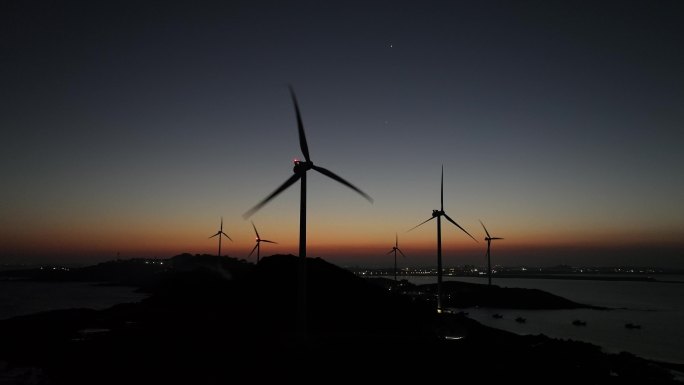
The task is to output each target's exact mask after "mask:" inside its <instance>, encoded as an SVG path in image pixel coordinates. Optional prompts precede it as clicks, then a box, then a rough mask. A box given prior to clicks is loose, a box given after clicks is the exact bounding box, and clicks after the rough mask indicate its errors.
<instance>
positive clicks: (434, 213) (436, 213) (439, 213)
mask: <svg viewBox="0 0 684 385" xmlns="http://www.w3.org/2000/svg"><path fill="white" fill-rule="evenodd" d="M442 215H444V210H432V217H433V218H436V217H439V216H442Z"/></svg>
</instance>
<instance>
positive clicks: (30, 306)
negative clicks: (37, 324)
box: [0, 280, 148, 320]
mask: <svg viewBox="0 0 684 385" xmlns="http://www.w3.org/2000/svg"><path fill="white" fill-rule="evenodd" d="M136 289H137V288H135V287H129V286H112V285H104V284H96V283H86V282H34V281H23V280H0V320H4V319H8V318H12V317H16V316H22V315H27V314H32V313H38V312H43V311H48V310H59V309H73V308H86V309H97V310H100V309H106V308H109V307H111V306H114V305H116V304H120V303H128V302H139V301H141V300H143V299H144V298H146V297H147V296H148V295H147V294H144V293H139V292H136Z"/></svg>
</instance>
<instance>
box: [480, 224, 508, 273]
mask: <svg viewBox="0 0 684 385" xmlns="http://www.w3.org/2000/svg"><path fill="white" fill-rule="evenodd" d="M480 224H481V225H482V228H483V229H484V231H485V234H487V236H486V237H485V239H484V240H485V241H487V277H488V278H489V286H491V285H492V260H491V256H490V254H489V249H490V246H491V244H492V241H493V240H495V239H503V238H497V237H492V236H491V235H489V231H487V228H486V227H485V225H484V223H482V221H480Z"/></svg>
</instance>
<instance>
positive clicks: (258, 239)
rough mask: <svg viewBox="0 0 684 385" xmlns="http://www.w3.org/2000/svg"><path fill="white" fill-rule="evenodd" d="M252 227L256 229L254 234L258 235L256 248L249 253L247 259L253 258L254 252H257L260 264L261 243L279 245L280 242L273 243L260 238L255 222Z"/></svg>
mask: <svg viewBox="0 0 684 385" xmlns="http://www.w3.org/2000/svg"><path fill="white" fill-rule="evenodd" d="M252 227H254V233H255V234H256V245H254V248H253V249H252V251H251V252H250V253H249V255H248V256H247V258H249V257H251V256H252V254H254V250H256V252H257V263H259V251H260V250H261V247H260V246H259V245H260V244H261V242H266V243H278V242H273V241H269V240H266V239H261V238H260V237H259V232H258V231H257V229H256V226H254V222H252Z"/></svg>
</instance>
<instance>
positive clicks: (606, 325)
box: [409, 276, 684, 363]
mask: <svg viewBox="0 0 684 385" xmlns="http://www.w3.org/2000/svg"><path fill="white" fill-rule="evenodd" d="M658 279H662V280H665V279H668V280H672V281H680V282H681V283H661V282H638V281H590V280H562V279H524V278H501V279H495V280H493V282H492V283H493V284H496V285H499V286H502V287H522V288H530V289H540V290H544V291H547V292H550V293H553V294H556V295H559V296H562V297H565V298H568V299H570V300H573V301H576V302H579V303H584V304H588V305H597V306H605V307H609V308H612V309H615V310H608V311H605V310H588V309H577V310H511V309H495V308H469V309H464V311H467V312H468V313H469V316H470V317H471V318H473V319H475V320H477V321H479V322H481V323H483V324H485V325H488V326H492V327H496V328H500V329H504V330H508V331H512V332H514V333H518V334H540V333H543V334H545V335H547V336H549V337H555V338H563V339H573V340H579V341H585V342H590V343H593V344H596V345H599V346H601V347H602V348H603V350H604V351H606V352H613V353H616V352H620V351H627V352H630V353H633V354H636V355H638V356H641V357H644V358H650V359H655V360H662V361H669V362H677V363H684V276H670V277H659V278H658ZM409 280H410V281H411V282H413V283H434V282H436V278H435V277H412V278H409ZM445 280H457V281H463V282H474V283H486V279H480V278H453V277H447V278H445ZM495 313H500V314H502V315H503V316H504V317H503V318H501V319H495V318H493V317H492V315H493V314H495ZM517 317H523V318H526V319H527V322H525V323H518V322H515V318H517ZM575 319H579V320H583V321H586V323H587V325H586V326H575V325H573V324H572V321H573V320H575ZM626 323H633V324H638V325H641V329H628V328H625V324H626Z"/></svg>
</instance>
